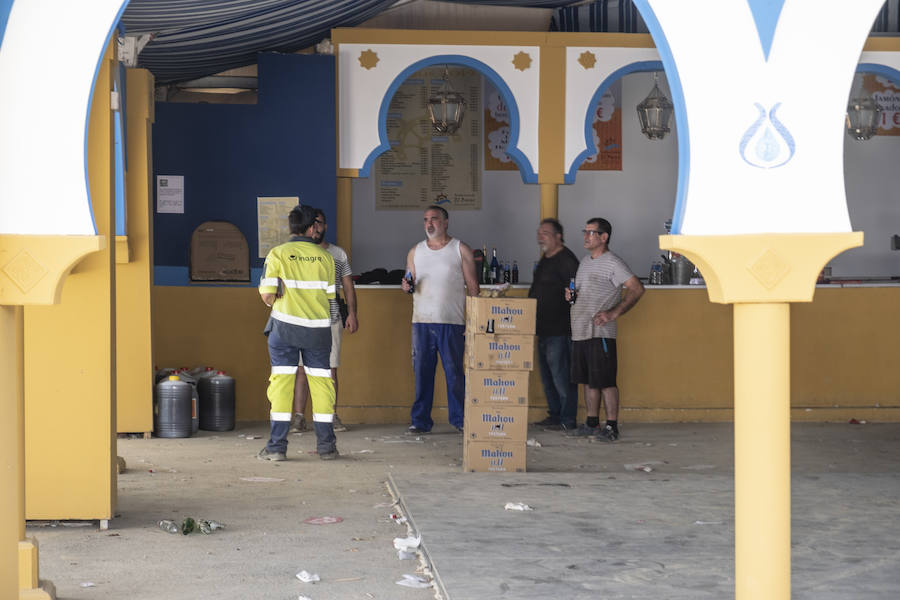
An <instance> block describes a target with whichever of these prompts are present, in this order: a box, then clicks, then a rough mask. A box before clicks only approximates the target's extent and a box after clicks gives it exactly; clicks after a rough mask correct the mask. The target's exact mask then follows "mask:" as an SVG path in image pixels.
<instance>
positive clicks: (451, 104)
mask: <svg viewBox="0 0 900 600" xmlns="http://www.w3.org/2000/svg"><path fill="white" fill-rule="evenodd" d="M465 113H466V99H465V98H463V95H462V94H460V93H459V92H457V91H455V90H454V89H453V87H452V86H451V85H450V74H449V72H448V70H447V67H446V65H445V66H444V76H443V77H442V78H441V87H440V88H439V89H438V91H437V92H435V93H434V95H432V96H431V98H429V99H428V114H429V116H430V117H431V127H432V129H433V130H434V133H441V134H448V135H452V134H454V133H456V130H457V129H459V127H460V125H462V120H463V115H465Z"/></svg>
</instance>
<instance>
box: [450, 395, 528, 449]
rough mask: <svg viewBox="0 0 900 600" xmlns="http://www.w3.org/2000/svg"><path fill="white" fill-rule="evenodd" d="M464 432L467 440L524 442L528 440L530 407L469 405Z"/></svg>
mask: <svg viewBox="0 0 900 600" xmlns="http://www.w3.org/2000/svg"><path fill="white" fill-rule="evenodd" d="M463 431H464V433H465V437H466V439H467V440H480V441H484V442H488V441H491V440H497V441H506V440H508V441H513V442H524V441H525V440H526V439H527V438H528V405H527V404H526V405H525V406H489V405H474V404H469V405H467V406H466V416H465V428H464V430H463Z"/></svg>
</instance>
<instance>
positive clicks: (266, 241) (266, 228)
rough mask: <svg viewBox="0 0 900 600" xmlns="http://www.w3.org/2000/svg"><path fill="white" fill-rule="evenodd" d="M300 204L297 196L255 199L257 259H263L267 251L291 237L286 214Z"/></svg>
mask: <svg viewBox="0 0 900 600" xmlns="http://www.w3.org/2000/svg"><path fill="white" fill-rule="evenodd" d="M298 204H300V198H298V197H297V196H287V197H269V198H266V197H259V198H257V199H256V228H257V235H258V237H259V257H260V258H265V257H266V256H267V255H268V254H269V250H271V249H272V248H274V247H275V246H278V245H279V244H284V243H285V242H287V241H288V240H289V239H290V237H291V227H290V225H289V224H288V214H290V212H291V210H292V209H293V208H294V207H295V206H297V205H298Z"/></svg>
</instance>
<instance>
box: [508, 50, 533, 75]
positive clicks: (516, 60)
mask: <svg viewBox="0 0 900 600" xmlns="http://www.w3.org/2000/svg"><path fill="white" fill-rule="evenodd" d="M512 63H513V66H515V67H516V68H517V69H518V70H520V71H524V70H525V69H527V68H529V67H530V66H531V57H530V56H529V55H528V53H527V52H518V53H517V54H516V55H515V56H513V60H512Z"/></svg>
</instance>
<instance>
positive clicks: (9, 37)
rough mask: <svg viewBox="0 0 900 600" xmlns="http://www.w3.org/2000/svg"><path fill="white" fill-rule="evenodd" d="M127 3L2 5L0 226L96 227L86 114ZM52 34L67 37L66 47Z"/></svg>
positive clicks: (91, 231) (62, 230) (44, 231)
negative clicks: (91, 193) (89, 181)
mask: <svg viewBox="0 0 900 600" xmlns="http://www.w3.org/2000/svg"><path fill="white" fill-rule="evenodd" d="M126 4H127V2H125V1H123V0H92V1H91V2H86V3H82V2H70V1H69V0H27V1H22V0H19V1H16V2H11V3H10V2H5V3H4V4H2V5H0V16H2V17H4V18H5V19H6V27H5V29H4V30H3V33H2V36H3V37H2V40H0V79H2V81H3V85H0V107H3V108H2V110H0V131H2V132H3V134H2V135H0V233H4V234H31V235H95V234H96V231H97V229H96V225H95V223H94V219H93V214H92V211H91V203H90V195H89V188H88V173H87V138H88V136H87V133H88V121H89V117H90V109H91V102H92V99H93V89H94V84H95V82H96V78H97V73H98V71H99V67H100V62H101V60H102V57H103V55H104V53H105V50H106V45H107V43H108V41H109V40H110V39H111V36H112V34H113V32H114V30H115V28H116V24H117V23H118V21H119V18H120V16H121V14H122V12H123V11H124V8H125V5H126ZM73 32H77V35H73ZM47 40H66V43H65V47H64V48H63V47H60V46H59V45H58V44H54V43H47ZM60 90H66V93H65V94H63V95H60V93H59V91H60Z"/></svg>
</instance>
